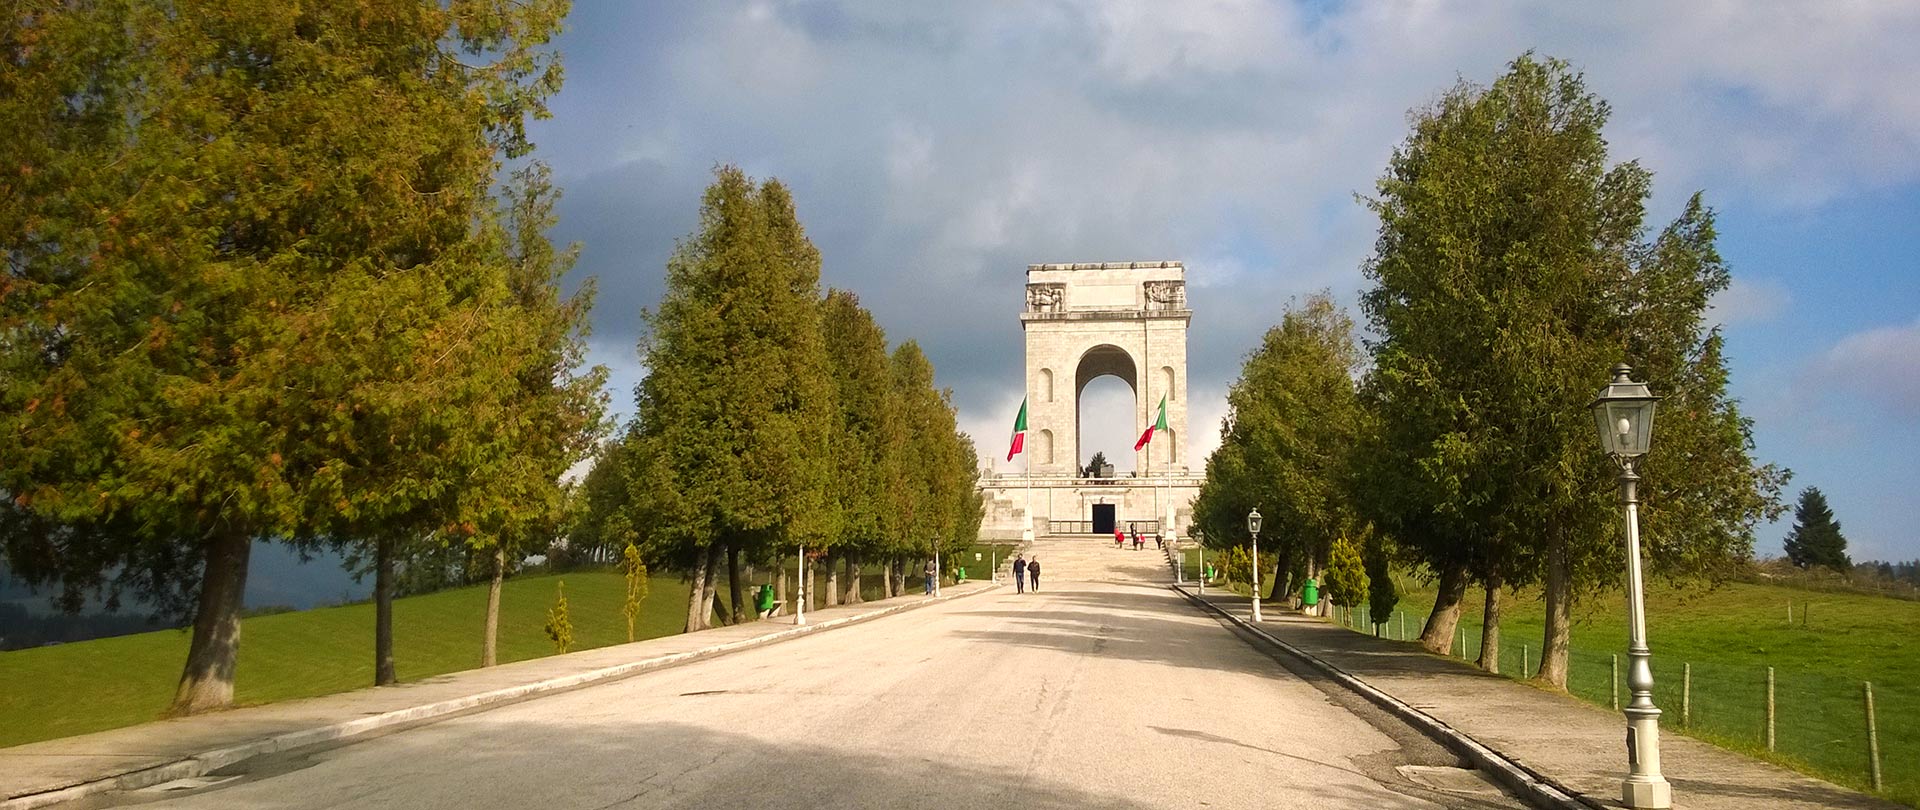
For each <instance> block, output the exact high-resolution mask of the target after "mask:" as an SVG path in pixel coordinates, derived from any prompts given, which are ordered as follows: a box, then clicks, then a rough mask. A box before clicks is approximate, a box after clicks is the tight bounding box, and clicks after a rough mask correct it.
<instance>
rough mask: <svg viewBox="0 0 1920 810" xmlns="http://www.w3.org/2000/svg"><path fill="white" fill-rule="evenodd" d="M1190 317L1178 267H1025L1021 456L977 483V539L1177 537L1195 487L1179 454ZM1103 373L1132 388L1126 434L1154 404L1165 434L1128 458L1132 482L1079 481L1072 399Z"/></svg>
mask: <svg viewBox="0 0 1920 810" xmlns="http://www.w3.org/2000/svg"><path fill="white" fill-rule="evenodd" d="M1192 319H1193V311H1192V310H1191V309H1188V308H1187V300H1186V267H1185V266H1184V265H1182V264H1181V263H1180V262H1176V261H1165V262H1099V263H1083V264H1034V265H1028V267H1027V284H1026V306H1025V309H1024V311H1022V312H1021V313H1020V325H1021V328H1022V329H1023V331H1024V332H1025V334H1026V382H1027V439H1026V455H1027V457H1026V458H1024V459H1023V458H1020V457H1015V458H1014V462H1015V463H1017V464H1020V465H1021V469H1020V471H1019V472H1013V473H1001V474H997V475H991V476H987V477H984V478H983V479H982V482H981V489H982V492H983V493H984V494H985V495H986V499H985V500H986V510H987V514H986V517H985V521H984V522H983V523H982V526H981V534H982V536H983V537H988V538H996V539H1016V538H1021V537H1031V536H1034V535H1041V536H1044V535H1048V534H1082V533H1089V532H1094V531H1095V530H1096V524H1097V525H1098V528H1101V529H1104V530H1105V531H1111V529H1110V528H1106V527H1107V525H1108V524H1107V522H1106V521H1112V522H1113V523H1115V524H1117V525H1119V526H1121V527H1123V528H1124V527H1127V526H1129V525H1132V526H1136V527H1138V528H1140V529H1141V530H1142V531H1143V532H1154V531H1159V532H1163V533H1167V534H1176V535H1177V534H1185V532H1186V528H1187V526H1188V525H1189V523H1190V522H1191V519H1192V514H1191V512H1192V510H1191V505H1192V502H1193V498H1194V496H1195V495H1196V494H1198V492H1199V484H1200V475H1199V474H1198V472H1197V468H1198V467H1199V465H1198V464H1197V463H1196V462H1195V460H1194V459H1192V458H1190V453H1189V451H1188V449H1187V444H1188V435H1187V327H1188V325H1189V323H1190V322H1191V321H1192ZM1108 375H1111V376H1114V377H1118V378H1119V379H1120V380H1121V381H1123V382H1125V383H1126V384H1127V386H1128V387H1129V388H1132V389H1133V393H1134V407H1133V421H1134V425H1133V433H1132V435H1135V436H1137V435H1139V434H1140V433H1141V432H1144V431H1145V430H1146V429H1147V427H1148V426H1149V425H1152V424H1153V423H1154V421H1155V418H1156V417H1157V416H1158V408H1159V405H1160V401H1161V398H1162V397H1163V396H1164V397H1165V398H1166V403H1167V426H1168V428H1169V429H1168V430H1167V431H1166V432H1164V433H1157V434H1156V435H1155V436H1154V437H1153V441H1152V442H1150V443H1149V444H1148V445H1147V447H1146V448H1145V449H1144V450H1142V451H1140V452H1138V453H1136V454H1135V462H1134V472H1133V473H1131V474H1123V475H1121V476H1119V477H1113V478H1102V477H1082V476H1080V475H1079V472H1080V470H1079V466H1080V458H1081V449H1082V448H1081V447H1080V437H1081V433H1082V431H1081V425H1080V397H1081V394H1082V393H1083V392H1084V391H1085V390H1086V387H1087V383H1089V382H1091V381H1093V380H1094V379H1096V378H1099V377H1102V376H1108ZM1103 449H1104V448H1103ZM1129 449H1130V448H1122V452H1125V451H1127V450H1129ZM1109 453H1110V454H1112V452H1111V451H1109Z"/></svg>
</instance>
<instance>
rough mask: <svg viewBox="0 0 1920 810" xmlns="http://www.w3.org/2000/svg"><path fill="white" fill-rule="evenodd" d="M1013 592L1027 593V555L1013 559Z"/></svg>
mask: <svg viewBox="0 0 1920 810" xmlns="http://www.w3.org/2000/svg"><path fill="white" fill-rule="evenodd" d="M1013 592H1014V593H1026V592H1027V556H1026V555H1025V554H1021V555H1018V556H1016V557H1014V558H1013Z"/></svg>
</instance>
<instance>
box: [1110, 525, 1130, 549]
mask: <svg viewBox="0 0 1920 810" xmlns="http://www.w3.org/2000/svg"><path fill="white" fill-rule="evenodd" d="M1126 542H1127V533H1126V532H1123V531H1121V530H1120V527H1119V526H1115V527H1113V547H1114V548H1120V547H1121V546H1123V545H1124V544H1125V543H1126Z"/></svg>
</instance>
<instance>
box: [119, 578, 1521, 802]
mask: <svg viewBox="0 0 1920 810" xmlns="http://www.w3.org/2000/svg"><path fill="white" fill-rule="evenodd" d="M1111 553H1112V554H1114V555H1120V554H1123V553H1128V554H1130V553H1131V552H1119V551H1111ZM1144 556H1145V555H1141V556H1132V557H1126V558H1121V557H1117V556H1116V557H1115V558H1114V559H1115V560H1124V561H1125V562H1127V563H1129V564H1132V565H1135V566H1138V561H1143V558H1144ZM1056 559H1057V560H1059V562H1056V564H1055V566H1054V567H1052V568H1050V569H1049V573H1050V575H1051V574H1052V572H1054V571H1061V572H1062V573H1068V572H1069V571H1071V570H1072V569H1073V566H1072V565H1066V566H1063V565H1061V563H1063V562H1069V560H1066V559H1062V558H1060V557H1059V556H1057V555H1056ZM1081 567H1082V569H1083V572H1084V571H1093V572H1094V573H1093V574H1092V575H1090V576H1089V578H1090V579H1100V580H1106V581H1092V582H1070V581H1062V582H1052V581H1049V582H1046V583H1045V585H1046V590H1045V591H1044V592H1042V593H1039V594H1015V593H1012V592H1010V591H1007V590H1002V591H997V592H995V593H992V594H988V595H984V596H978V597H973V598H970V599H964V600H959V601H957V602H953V603H949V604H946V605H941V606H934V607H929V608H926V609H923V610H919V611H912V612H909V613H906V614H902V615H899V616H894V617H889V618H886V619H882V620H879V621H874V622H871V623H867V624H863V625H858V626H854V627H849V628H846V629H841V630H835V631H832V632H828V633H821V634H818V635H814V636H808V637H805V638H801V639H797V640H794V641H790V642H785V643H781V644H777V645H772V646H769V647H766V648H763V649H756V650H752V651H748V652H742V653H738V654H735V655H731V656H726V657H722V658H717V659H713V660H709V661H704V662H699V663H695V664H691V665H687V666H682V667H677V668H673V669H668V670H663V671H660V672H655V673H650V674H646V675H641V676H638V677H634V678H630V679H627V680H624V681H619V682H616V683H612V684H607V685H601V686H596V687H591V688H587V689H582V690H578V691H574V692H568V693H562V694H558V695H554V696H551V697H546V698H542V699H539V700H534V701H529V702H526V703H521V704H516V705H512V706H507V707H504V708H499V709H494V710H491V711H485V712H480V713H476V714H471V715H467V716H463V717H458V718H454V719H451V720H447V721H443V722H439V723H434V724H431V725H426V726H421V727H417V728H413V729H410V730H404V731H399V732H395V733H391V734H387V735H385V736H381V737H377V738H374V739H371V740H367V741H364V742H360V743H357V744H353V745H349V746H345V747H340V748H335V749H332V750H324V751H317V752H309V753H295V754H289V755H282V756H279V757H274V758H268V759H262V760H256V761H254V762H251V763H247V764H244V765H242V766H239V767H238V769H237V770H236V771H235V772H233V773H227V774H221V775H220V776H224V777H229V778H226V779H225V781H219V782H217V783H215V784H209V785H208V786H207V787H204V788H201V789H197V790H176V791H171V792H162V791H155V790H151V789H149V790H146V791H134V792H130V793H122V794H117V795H113V796H110V797H108V798H107V799H106V800H105V801H104V803H107V804H114V805H134V804H138V805H141V806H143V807H154V808H241V809H243V810H278V809H279V808H287V809H288V810H291V809H292V808H323V807H354V808H361V807H367V808H461V810H471V808H483V807H485V808H490V807H527V808H539V809H540V810H572V809H573V808H583V809H584V808H652V807H701V808H739V809H740V810H747V809H748V808H756V809H757V808H782V807H833V808H869V807H872V808H881V807H885V808H899V807H937V808H945V809H952V810H960V809H962V808H972V807H992V808H1069V807H1072V808H1079V807H1103V808H1168V807H1225V808H1235V807H1247V808H1252V807H1261V808H1296V807H1297V808H1367V809H1368V810H1381V808H1401V807H1409V808H1413V807H1422V808H1424V807H1457V808H1483V807H1519V806H1521V805H1520V804H1519V803H1518V802H1516V801H1515V800H1513V799H1511V798H1509V797H1507V796H1504V795H1502V794H1500V793H1499V792H1498V791H1497V790H1494V789H1493V788H1491V787H1490V786H1488V785H1487V784H1486V783H1485V782H1484V781H1482V780H1480V779H1478V777H1477V774H1473V773H1471V772H1463V771H1459V770H1456V769H1455V768H1456V767H1457V766H1458V765H1459V764H1460V763H1459V762H1458V761H1457V760H1456V759H1455V758H1454V757H1453V756H1451V755H1450V754H1447V753H1446V752H1444V750H1442V749H1441V748H1439V747H1438V746H1437V745H1434V744H1433V743H1431V742H1430V741H1428V740H1426V739H1425V738H1424V737H1421V736H1419V735H1418V734H1417V733H1415V732H1413V731H1411V730H1410V729H1407V728H1406V727H1404V726H1401V725H1399V724H1398V723H1397V722H1395V721H1393V720H1392V719H1391V718H1390V717H1388V716H1386V715H1384V714H1381V713H1379V712H1377V711H1374V710H1373V709H1372V707H1371V706H1370V705H1368V704H1366V703H1365V702H1364V701H1361V700H1359V699H1358V698H1354V697H1352V696H1350V695H1348V694H1346V693H1345V692H1342V691H1340V690H1338V689H1337V687H1331V686H1330V685H1327V684H1325V683H1323V682H1320V681H1318V680H1317V679H1316V678H1314V677H1313V675H1312V673H1310V672H1308V671H1305V670H1290V669H1289V668H1288V664H1287V662H1285V661H1282V660H1280V659H1278V658H1276V657H1274V656H1270V655H1269V654H1267V653H1265V652H1263V651H1262V650H1261V649H1260V648H1256V647H1254V646H1252V645H1250V644H1249V643H1247V641H1246V640H1245V639H1243V638H1241V637H1240V636H1238V635H1237V634H1236V633H1235V631H1233V630H1231V629H1229V628H1227V627H1226V626H1223V625H1222V624H1220V623H1219V622H1217V621H1216V620H1214V619H1212V618H1209V617H1207V616H1206V615H1204V614H1202V613H1200V612H1199V611H1197V610H1195V609H1194V608H1193V607H1191V606H1190V605H1188V604H1187V603H1186V602H1185V601H1183V600H1182V599H1180V598H1179V597H1178V596H1177V595H1175V594H1173V593H1170V592H1169V591H1168V590H1166V589H1165V588H1164V587H1161V586H1159V585H1157V584H1153V583H1152V582H1151V581H1150V580H1152V579H1153V578H1155V574H1154V573H1153V571H1152V569H1151V567H1150V566H1149V567H1145V568H1138V567H1136V568H1134V569H1129V568H1128V567H1127V566H1125V565H1116V566H1114V567H1112V568H1111V569H1110V570H1107V571H1105V572H1100V571H1098V570H1097V569H1088V568H1085V566H1084V565H1082V566H1081ZM1063 569H1065V570H1063ZM1136 574H1137V575H1138V576H1137V577H1136V576H1135V575H1136ZM1130 580H1132V581H1130ZM1437 786H1445V789H1442V788H1441V787H1437Z"/></svg>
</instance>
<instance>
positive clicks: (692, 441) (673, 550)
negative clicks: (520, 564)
mask: <svg viewBox="0 0 1920 810" xmlns="http://www.w3.org/2000/svg"><path fill="white" fill-rule="evenodd" d="M666 282H667V283H666V291H665V294H664V295H663V296H662V298H661V301H660V304H659V307H658V308H657V309H655V310H652V311H649V312H647V313H645V316H644V317H645V321H646V323H647V325H648V327H649V333H648V335H647V336H646V337H645V338H644V339H643V340H642V341H641V343H640V353H641V357H642V360H643V361H644V362H645V364H646V366H647V369H648V374H647V377H646V379H644V380H643V381H641V383H640V384H639V385H638V386H637V388H636V390H635V413H634V419H633V422H632V424H631V425H629V426H628V428H627V429H626V430H625V431H623V433H622V435H621V436H620V437H619V439H618V440H616V441H612V442H608V443H606V444H605V445H603V446H602V447H601V450H600V452H599V457H598V459H597V460H596V463H595V466H594V468H593V470H592V471H591V472H590V473H589V474H588V476H587V478H586V481H585V483H584V485H583V486H582V488H581V490H580V493H579V501H578V502H579V506H578V510H577V512H576V517H575V524H574V525H573V527H572V529H571V531H570V533H569V546H570V547H571V548H573V549H574V550H575V551H577V552H584V551H586V550H589V549H596V548H605V549H613V550H621V549H623V548H624V546H626V545H628V544H637V546H638V548H639V549H640V551H641V553H642V554H643V555H644V556H645V557H646V558H647V559H649V560H653V561H655V562H656V563H657V564H659V565H664V566H666V567H669V568H673V569H675V570H680V571H686V572H689V580H690V586H689V588H688V599H687V622H686V627H687V629H688V630H697V629H700V628H703V627H707V626H710V625H711V623H712V617H713V614H714V611H715V606H716V604H717V602H716V596H717V594H716V593H715V589H716V584H717V582H718V580H719V570H720V567H721V566H722V565H725V566H726V573H727V577H726V579H727V582H728V583H730V587H731V592H730V594H729V596H730V599H729V601H728V604H730V605H731V606H732V609H731V615H730V616H727V617H725V618H726V620H728V621H732V622H739V621H742V620H744V619H745V618H747V616H746V615H743V611H746V610H747V608H746V607H745V606H746V604H747V602H746V595H745V594H743V593H742V592H741V588H742V585H743V584H744V583H745V582H746V581H747V577H746V575H745V573H744V572H743V570H742V568H743V565H754V566H757V567H760V568H761V569H763V570H765V569H766V568H771V567H780V566H783V565H784V564H785V561H787V560H791V559H793V558H794V556H795V554H796V552H797V551H799V550H800V549H805V550H806V551H807V553H808V554H809V556H810V557H812V558H813V559H814V561H815V563H814V564H810V565H808V566H807V570H808V571H809V572H812V571H813V570H815V569H816V568H823V569H824V575H825V579H826V583H825V588H824V589H821V588H815V589H814V590H813V592H815V593H820V594H821V595H823V596H824V603H825V604H827V605H832V604H836V603H839V602H841V601H847V602H854V601H858V600H859V599H860V591H859V574H860V572H861V570H862V568H863V567H864V566H867V565H869V564H876V563H877V564H880V565H881V566H883V570H884V571H885V572H886V577H885V580H886V583H887V585H886V593H887V594H888V595H893V594H896V593H899V592H901V591H902V590H904V587H905V581H904V580H905V575H906V573H907V570H906V566H907V565H909V564H910V561H911V562H917V561H918V560H920V559H923V558H925V557H927V556H929V555H932V554H934V553H936V552H944V551H947V550H950V549H954V548H958V547H964V546H966V545H970V544H971V543H972V542H973V540H974V539H975V538H976V537H977V536H978V533H979V527H980V520H981V515H982V513H981V505H980V499H979V495H978V493H977V492H976V490H975V484H976V482H977V480H978V476H979V473H978V469H977V466H976V465H977V460H976V456H975V453H974V448H973V442H972V440H971V439H969V438H968V437H967V435H966V434H964V433H961V432H960V431H959V430H958V429H957V428H956V422H955V416H954V408H953V404H952V401H951V396H950V394H948V393H947V392H946V391H944V390H939V389H936V388H935V387H934V379H933V366H932V364H931V363H929V362H928V361H927V358H926V355H925V354H923V353H922V352H921V350H920V347H919V346H918V345H917V344H915V343H914V342H912V341H907V342H905V343H902V344H900V345H899V346H897V347H895V348H894V349H893V351H892V353H891V355H889V353H888V351H887V341H886V336H885V334H884V333H883V332H882V331H881V329H880V327H879V325H877V324H876V323H875V322H874V320H873V316H872V315H871V314H870V313H869V312H867V310H866V309H864V308H862V307H861V306H860V302H859V299H858V298H857V297H856V296H855V295H854V294H853V293H850V292H846V291H842V290H831V291H828V292H827V293H826V295H825V296H824V297H822V295H821V294H820V254H819V251H817V250H815V248H814V246H813V245H812V243H810V242H809V241H808V240H807V237H806V234H805V231H804V230H803V229H802V227H801V225H800V221H799V218H798V214H797V213H796V211H795V208H794V203H793V199H792V197H791V195H790V194H789V192H788V191H787V189H786V187H785V186H784V185H782V184H781V183H780V182H779V181H777V180H768V181H765V182H761V183H757V184H756V183H755V182H754V181H753V180H752V179H751V178H749V177H747V176H746V175H745V174H744V173H742V172H741V171H740V170H739V169H737V168H734V167H730V166H729V167H721V168H720V169H718V170H717V171H716V173H715V179H714V183H713V185H712V186H710V187H709V188H708V189H707V191H706V194H705V197H704V198H703V201H702V204H701V210H700V226H699V229H698V230H697V231H696V232H695V233H694V234H692V235H691V236H689V237H687V238H686V239H685V240H683V241H682V242H681V243H680V246H679V249H678V250H677V251H676V252H675V253H674V255H673V257H672V259H671V260H670V261H669V262H668V264H667V279H666ZM810 575H811V574H810ZM843 575H844V577H845V578H844V580H843V579H842V576H843ZM778 579H779V580H780V587H781V588H782V589H784V588H785V582H784V578H778ZM781 598H782V599H784V598H785V594H784V593H783V594H782V595H781Z"/></svg>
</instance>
